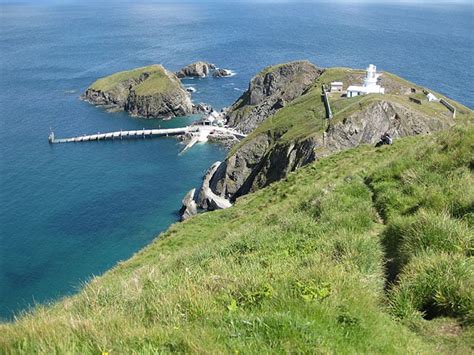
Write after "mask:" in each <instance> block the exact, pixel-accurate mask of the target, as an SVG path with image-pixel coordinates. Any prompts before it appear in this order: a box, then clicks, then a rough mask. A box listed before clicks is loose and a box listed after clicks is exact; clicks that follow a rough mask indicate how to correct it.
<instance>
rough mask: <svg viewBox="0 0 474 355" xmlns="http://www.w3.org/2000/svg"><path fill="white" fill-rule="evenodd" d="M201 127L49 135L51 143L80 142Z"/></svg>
mask: <svg viewBox="0 0 474 355" xmlns="http://www.w3.org/2000/svg"><path fill="white" fill-rule="evenodd" d="M198 131H199V127H197V126H187V127H179V128H166V129H141V130H134V131H116V132H108V133H97V134H91V135H83V136H77V137H71V138H60V139H56V138H55V136H54V132H51V134H50V135H49V138H48V140H49V143H51V144H53V143H79V142H95V141H101V140H114V139H124V138H146V137H168V136H178V135H183V134H186V133H193V132H198Z"/></svg>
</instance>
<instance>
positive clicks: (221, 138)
mask: <svg viewBox="0 0 474 355" xmlns="http://www.w3.org/2000/svg"><path fill="white" fill-rule="evenodd" d="M207 141H208V142H210V143H219V144H221V145H223V146H224V147H225V148H227V149H230V148H232V147H233V146H234V145H236V144H237V143H239V140H238V139H237V138H236V137H235V136H234V135H233V134H231V133H225V132H220V131H216V132H213V133H211V134H209V136H208V137H207Z"/></svg>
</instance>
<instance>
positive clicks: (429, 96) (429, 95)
mask: <svg viewBox="0 0 474 355" xmlns="http://www.w3.org/2000/svg"><path fill="white" fill-rule="evenodd" d="M426 98H427V99H428V101H429V102H432V101H439V99H438V98H437V97H436V96H434V95H433V94H432V93H431V92H429V93H428V94H427V95H426Z"/></svg>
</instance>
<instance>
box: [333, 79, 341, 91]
mask: <svg viewBox="0 0 474 355" xmlns="http://www.w3.org/2000/svg"><path fill="white" fill-rule="evenodd" d="M343 86H344V84H343V83H342V81H333V82H332V83H331V92H342V87H343Z"/></svg>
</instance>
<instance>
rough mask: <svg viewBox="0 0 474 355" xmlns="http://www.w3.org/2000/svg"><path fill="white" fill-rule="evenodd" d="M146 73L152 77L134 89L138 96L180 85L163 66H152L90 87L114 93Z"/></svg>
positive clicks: (127, 72) (131, 71)
mask: <svg viewBox="0 0 474 355" xmlns="http://www.w3.org/2000/svg"><path fill="white" fill-rule="evenodd" d="M144 73H148V74H150V76H149V77H148V78H147V79H146V80H145V81H143V82H142V83H140V84H139V85H137V86H135V87H134V90H135V92H136V93H137V94H138V95H152V94H155V93H160V92H166V91H168V90H169V89H171V88H174V87H176V86H177V85H178V84H177V83H174V82H173V81H172V80H171V79H170V78H168V76H167V75H166V73H165V71H164V69H163V67H162V66H160V65H150V66H147V67H141V68H136V69H133V70H127V71H122V72H119V73H115V74H112V75H110V76H107V77H105V78H101V79H98V80H97V81H95V82H94V83H93V84H92V85H91V86H90V88H91V89H94V90H98V91H104V92H107V91H112V90H114V89H115V88H116V87H117V86H118V85H120V84H121V83H123V82H126V81H127V80H137V79H138V78H139V77H140V76H141V75H142V74H144Z"/></svg>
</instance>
